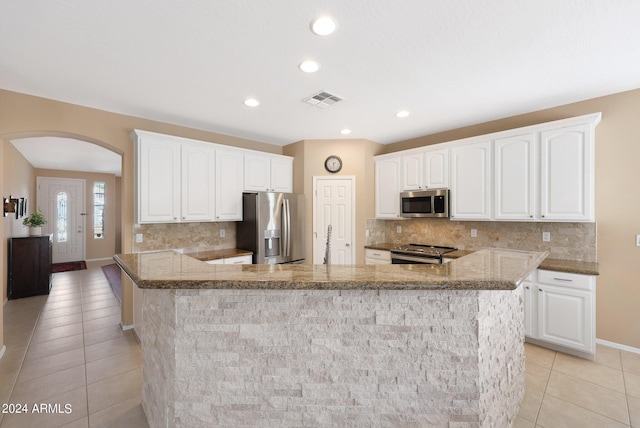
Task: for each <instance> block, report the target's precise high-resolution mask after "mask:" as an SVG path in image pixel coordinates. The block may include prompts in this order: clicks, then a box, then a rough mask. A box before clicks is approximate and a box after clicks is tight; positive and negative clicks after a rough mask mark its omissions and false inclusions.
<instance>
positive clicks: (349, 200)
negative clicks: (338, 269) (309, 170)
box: [313, 176, 356, 265]
mask: <svg viewBox="0 0 640 428" xmlns="http://www.w3.org/2000/svg"><path fill="white" fill-rule="evenodd" d="M355 180H356V179H355V177H353V176H340V177H313V188H314V196H313V199H314V200H313V232H314V233H313V264H322V263H323V261H324V256H325V249H326V244H327V230H328V226H329V225H331V226H332V232H331V253H330V254H331V256H330V264H333V265H348V264H353V263H354V261H355V237H354V234H353V230H354V223H355V208H354V205H355V202H354V198H355Z"/></svg>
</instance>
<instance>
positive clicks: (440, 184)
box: [424, 149, 449, 189]
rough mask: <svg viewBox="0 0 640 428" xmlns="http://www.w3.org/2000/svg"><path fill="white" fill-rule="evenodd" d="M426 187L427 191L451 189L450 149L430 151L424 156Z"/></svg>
mask: <svg viewBox="0 0 640 428" xmlns="http://www.w3.org/2000/svg"><path fill="white" fill-rule="evenodd" d="M424 171H425V175H424V177H425V181H424V185H425V187H426V188H427V189H435V188H448V187H449V149H438V150H428V151H427V152H425V154H424Z"/></svg>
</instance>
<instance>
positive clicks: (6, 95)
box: [0, 90, 282, 349]
mask: <svg viewBox="0 0 640 428" xmlns="http://www.w3.org/2000/svg"><path fill="white" fill-rule="evenodd" d="M0 118H1V120H0V145H2V148H3V150H2V151H1V152H0V154H2V159H0V164H2V165H4V158H5V153H6V152H7V151H8V150H11V148H10V147H9V146H11V144H10V143H9V141H11V140H12V139H15V138H23V137H34V136H61V137H70V138H76V139H78V140H82V141H87V142H90V143H93V144H97V145H100V146H102V147H105V148H107V149H109V150H112V151H114V152H116V153H118V154H120V155H122V233H121V236H122V242H121V245H122V252H131V249H132V239H131V237H132V229H133V198H134V194H133V191H134V184H133V171H134V165H133V142H132V141H131V139H130V138H129V134H130V133H131V131H132V130H133V129H135V128H137V129H144V130H148V131H153V132H159V133H164V134H170V135H179V136H182V137H186V138H193V139H197V140H202V141H210V142H214V143H219V144H226V145H230V146H235V147H242V148H247V149H252V150H261V151H264V152H269V153H276V154H282V148H281V147H279V146H273V145H271V144H266V143H262V142H259V141H252V140H247V139H243V138H238V137H233V136H229V135H223V134H216V133H212V132H206V131H201V130H196V129H191V128H185V127H181V126H176V125H171V124H168V123H161V122H155V121H152V120H147V119H141V118H136V117H132V116H125V115H121V114H116V113H110V112H106V111H102V110H96V109H92V108H87V107H82V106H77V105H73V104H68V103H62V102H58V101H53V100H48V99H44V98H38V97H33V96H29V95H24V94H19V93H16V92H10V91H5V90H0ZM3 175H4V174H3ZM0 184H2V187H1V188H0V192H1V193H3V194H4V193H6V192H7V191H9V189H8V188H7V183H0ZM34 197H35V196H34ZM5 223H6V222H5ZM3 226H4V225H3ZM6 238H7V234H6V232H5V227H2V228H0V242H1V243H2V245H1V246H2V248H3V250H2V253H0V255H2V256H3V257H2V258H3V260H4V259H5V258H6V254H5V253H6V252H5V251H4V247H5V246H6ZM5 263H6V262H5ZM0 276H1V277H2V278H5V277H6V266H5V265H2V271H1V272H0ZM122 292H123V294H122V323H123V324H124V325H131V323H132V321H133V320H132V313H133V312H132V288H131V285H130V283H123V290H122ZM1 323H2V318H1V317H0V330H2V328H1V326H2V324H1ZM1 348H2V342H0V349H1Z"/></svg>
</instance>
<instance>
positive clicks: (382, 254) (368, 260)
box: [364, 248, 391, 265]
mask: <svg viewBox="0 0 640 428" xmlns="http://www.w3.org/2000/svg"><path fill="white" fill-rule="evenodd" d="M364 262H365V264H368V265H390V264H391V251H385V250H374V249H372V248H366V249H365V250H364Z"/></svg>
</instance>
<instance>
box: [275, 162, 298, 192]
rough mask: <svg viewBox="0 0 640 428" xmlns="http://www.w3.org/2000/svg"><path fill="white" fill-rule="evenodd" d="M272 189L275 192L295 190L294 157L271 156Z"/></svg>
mask: <svg viewBox="0 0 640 428" xmlns="http://www.w3.org/2000/svg"><path fill="white" fill-rule="evenodd" d="M271 189H272V191H273V192H283V193H291V192H293V158H292V157H288V156H273V157H271Z"/></svg>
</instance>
